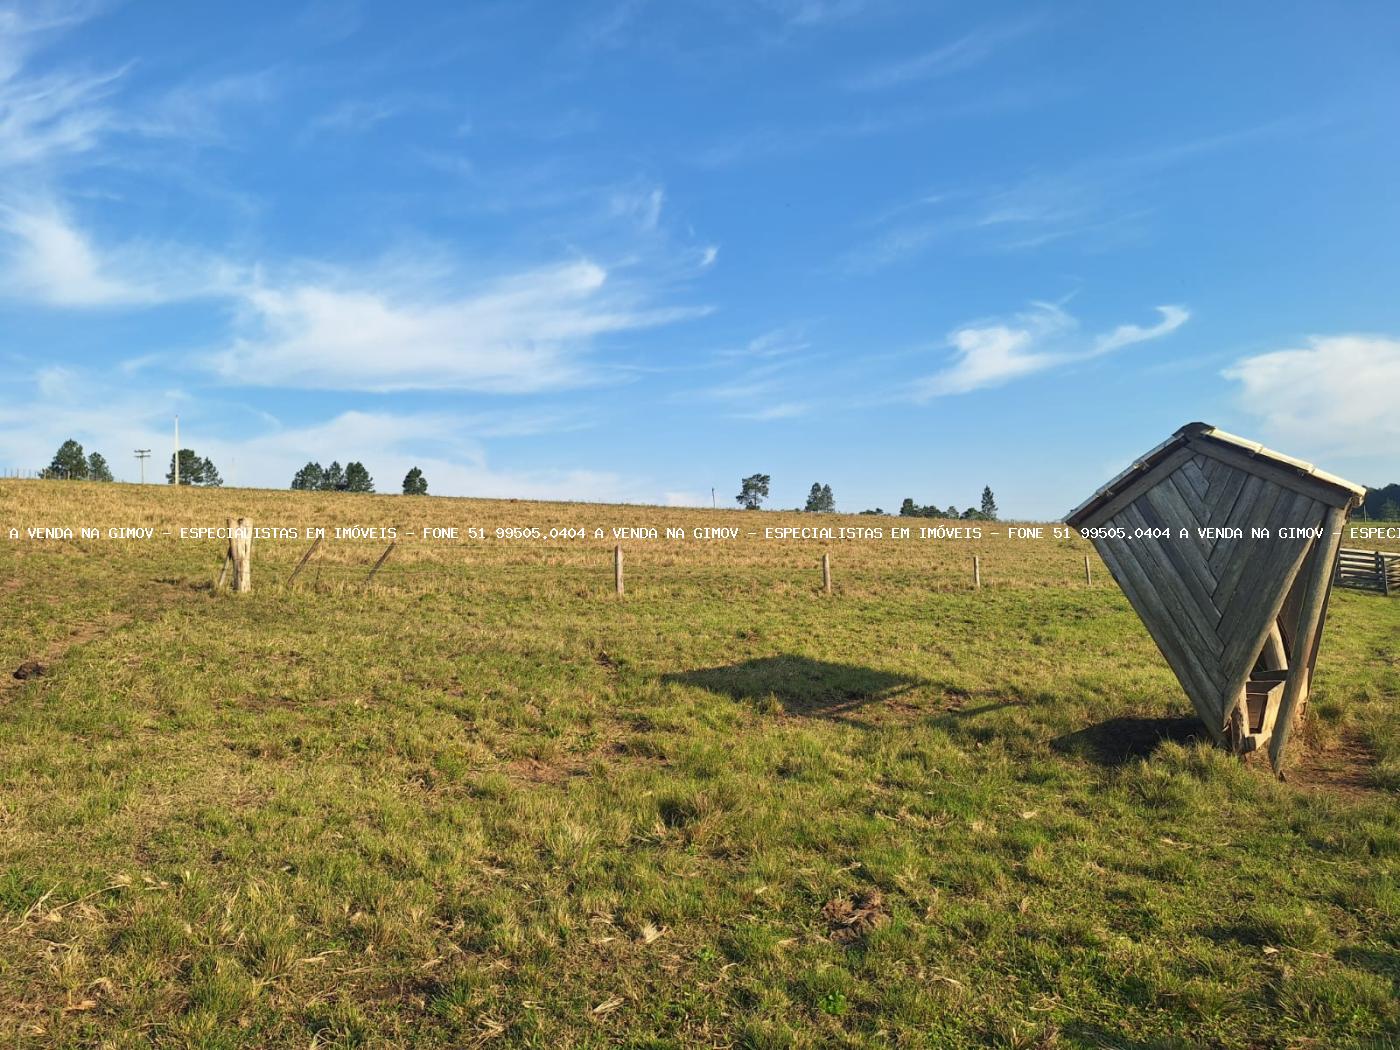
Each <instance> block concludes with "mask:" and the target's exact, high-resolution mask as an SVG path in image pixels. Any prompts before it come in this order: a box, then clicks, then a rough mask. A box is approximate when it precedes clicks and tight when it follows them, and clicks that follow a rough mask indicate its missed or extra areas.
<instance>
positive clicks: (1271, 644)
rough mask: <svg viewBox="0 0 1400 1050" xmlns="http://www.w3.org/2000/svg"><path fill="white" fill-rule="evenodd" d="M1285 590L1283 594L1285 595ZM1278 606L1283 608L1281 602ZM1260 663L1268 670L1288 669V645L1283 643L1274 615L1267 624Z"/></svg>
mask: <svg viewBox="0 0 1400 1050" xmlns="http://www.w3.org/2000/svg"><path fill="white" fill-rule="evenodd" d="M1287 594H1288V592H1287V591H1285V592H1284V595H1285V596H1287ZM1279 608H1280V609H1282V608H1283V602H1279ZM1259 659H1260V663H1261V664H1262V665H1263V667H1264V669H1265V670H1268V671H1284V670H1287V669H1288V647H1287V646H1286V645H1284V644H1283V632H1282V631H1281V630H1279V626H1278V618H1277V616H1275V618H1274V622H1273V623H1271V624H1270V625H1269V637H1268V638H1266V639H1265V640H1264V648H1263V649H1262V650H1261V651H1260V653H1259Z"/></svg>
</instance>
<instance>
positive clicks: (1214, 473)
mask: <svg viewBox="0 0 1400 1050" xmlns="http://www.w3.org/2000/svg"><path fill="white" fill-rule="evenodd" d="M1191 462H1192V463H1195V464H1196V466H1198V467H1200V468H1201V473H1202V474H1204V475H1205V478H1206V481H1208V482H1210V487H1211V488H1212V489H1214V488H1215V487H1216V484H1217V483H1218V480H1219V477H1220V471H1221V469H1222V468H1224V467H1225V464H1224V463H1221V462H1220V460H1218V459H1211V458H1210V457H1209V456H1203V455H1201V454H1200V453H1199V452H1198V453H1196V456H1195V458H1194V459H1192V460H1191ZM1226 469H1228V468H1226Z"/></svg>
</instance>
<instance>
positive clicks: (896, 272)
mask: <svg viewBox="0 0 1400 1050" xmlns="http://www.w3.org/2000/svg"><path fill="white" fill-rule="evenodd" d="M1397 113H1400V12H1397V11H1396V9H1395V7H1394V5H1392V4H1386V3H1374V4H1365V3H1356V4H1348V5H1345V6H1337V5H1330V4H1314V5H1308V4H1296V5H1288V6H1287V8H1286V9H1284V8H1279V7H1278V5H1276V4H1267V3H1240V4H1231V5H1158V6H1155V7H1151V8H1149V7H1147V6H1144V5H1125V4H1109V3H1101V4H1093V3H1081V4H1056V5H1048V4H1042V5H1024V6H1023V5H1014V4H1006V5H982V4H977V5H971V4H968V5H951V4H947V5H945V4H931V3H901V2H898V0H693V2H681V0H676V2H667V3H661V2H652V3H646V2H641V0H624V2H617V0H611V2H602V3H582V2H580V3H573V2H570V3H562V2H561V3H543V2H533V3H532V2H528V0H511V2H502V3H465V4H459V3H451V4H440V5H438V4H430V3H422V4H415V5H386V4H370V3H349V2H329V0H312V2H310V3H306V4H301V5H297V4H289V3H278V4H240V5H234V6H229V5H189V4H176V3H155V2H152V3H143V4H136V3H126V4H122V3H90V4H80V5H74V4H21V5H19V6H9V5H3V4H0V467H11V468H16V467H19V468H22V467H35V466H41V465H43V464H44V463H46V462H47V461H48V459H49V457H50V456H51V455H52V452H53V450H54V448H55V447H56V446H57V445H58V443H59V442H60V441H62V440H63V439H64V438H66V437H70V436H72V437H76V438H77V439H78V440H80V441H82V442H83V444H84V445H85V446H87V447H88V448H90V449H97V450H100V451H102V452H103V453H104V454H105V455H106V456H107V458H108V459H109V460H110V461H111V463H112V466H113V468H114V470H115V471H116V473H117V475H118V477H120V478H126V479H134V478H135V476H136V462H135V460H134V459H133V458H132V457H131V454H130V453H131V450H132V449H134V448H136V447H152V448H155V449H156V450H157V451H158V452H159V453H161V454H162V455H166V456H168V454H169V453H168V449H169V447H170V441H171V438H170V420H171V417H172V416H173V415H174V414H176V413H178V414H179V415H180V419H181V428H182V437H183V438H184V439H185V440H184V442H183V443H184V444H187V445H190V446H193V447H194V448H196V449H197V450H198V451H200V452H201V453H205V454H208V455H210V456H211V457H212V458H213V459H214V460H215V461H216V463H217V464H218V465H219V467H220V469H221V470H222V471H223V474H224V477H225V480H226V481H228V482H230V483H233V484H242V485H268V486H278V487H281V486H284V485H286V484H287V483H288V482H289V481H290V479H291V476H292V473H293V472H294V471H295V470H296V468H297V467H299V466H300V465H301V464H302V463H304V462H306V461H307V460H308V459H317V460H320V461H321V462H323V463H327V462H329V461H330V460H332V459H339V460H341V461H342V462H345V461H347V460H351V459H359V460H362V461H363V462H364V463H365V464H366V465H367V466H368V468H369V469H370V472H371V473H372V474H373V475H374V476H375V479H376V481H377V483H378V485H379V487H380V489H381V490H387V491H396V490H397V488H398V484H399V481H400V479H401V478H402V477H403V474H404V472H405V471H406V470H407V469H408V467H409V466H411V465H413V464H418V465H420V466H422V467H423V469H424V471H425V473H426V474H427V476H428V479H429V482H430V485H431V488H432V491H433V492H435V493H440V494H452V495H483V496H518V497H540V498H553V497H558V498H570V499H593V500H624V501H637V502H649V503H679V504H686V503H700V504H706V505H707V504H708V503H709V502H710V490H711V487H712V486H713V487H714V488H715V489H716V490H717V492H718V498H719V500H720V501H721V503H722V504H724V503H728V504H729V505H733V496H734V494H735V493H736V492H737V491H738V481H739V479H740V477H742V476H743V475H746V474H750V473H754V472H764V473H768V474H771V475H772V477H773V499H772V503H773V504H774V505H777V506H794V505H799V504H800V503H801V502H802V500H803V498H804V496H805V494H806V491H807V489H808V488H809V487H810V485H811V484H812V482H813V481H814V480H820V481H823V482H826V483H828V484H830V485H831V486H832V488H833V490H834V492H835V494H836V497H837V502H838V506H839V507H840V509H842V510H860V509H864V508H866V507H874V506H876V505H878V506H881V507H884V508H886V509H890V508H894V507H897V506H898V504H899V502H900V500H901V499H902V498H903V497H905V496H910V497H913V498H914V499H915V500H917V501H918V502H920V503H925V502H929V503H936V504H938V505H940V506H946V505H947V504H950V503H954V504H957V505H959V506H966V505H970V504H975V503H976V502H977V499H978V496H979V494H980V492H981V488H982V486H983V485H984V484H991V485H992V487H993V488H994V489H995V490H996V492H997V495H998V499H999V502H1000V504H1001V507H1002V510H1003V512H1004V513H1005V514H1014V515H1018V516H1028V517H1054V516H1057V515H1059V514H1061V513H1063V512H1064V511H1065V510H1067V509H1068V508H1069V507H1071V506H1073V505H1075V504H1076V503H1078V502H1079V501H1080V500H1081V499H1082V498H1083V497H1084V496H1085V495H1087V494H1088V492H1090V491H1092V489H1093V488H1095V487H1096V486H1097V485H1099V484H1100V483H1101V482H1102V481H1104V480H1105V479H1107V478H1108V477H1109V476H1111V475H1112V474H1114V473H1116V472H1117V471H1118V470H1119V469H1121V468H1122V467H1123V466H1124V465H1126V463H1127V462H1128V461H1129V460H1130V459H1131V458H1132V457H1133V456H1134V455H1136V454H1137V453H1140V452H1142V451H1145V450H1146V449H1147V448H1149V447H1151V446H1152V445H1154V444H1156V443H1157V442H1158V441H1160V440H1161V439H1162V438H1164V437H1165V436H1166V435H1167V434H1169V433H1170V432H1171V431H1172V430H1174V429H1175V428H1176V427H1177V426H1179V425H1181V424H1182V423H1185V422H1188V421H1190V420H1195V419H1203V420H1206V421H1208V422H1212V423H1215V424H1216V425H1219V426H1223V427H1225V428H1226V429H1229V430H1233V431H1235V432H1237V433H1241V434H1244V435H1247V436H1250V437H1253V438H1255V439H1257V440H1261V441H1264V442H1266V443H1268V444H1270V445H1272V446H1274V447H1277V448H1279V449H1281V450H1283V451H1286V452H1288V453H1290V454H1294V455H1298V456H1301V457H1303V458H1308V459H1312V460H1314V461H1316V462H1318V463H1319V464H1320V465H1322V466H1324V467H1326V468H1327V469H1329V470H1332V471H1333V472H1335V473H1340V474H1342V475H1344V476H1348V477H1352V478H1354V479H1355V480H1357V481H1360V482H1362V483H1372V484H1380V483H1384V482H1388V481H1393V480H1396V479H1397V478H1400V456H1397V449H1400V412H1397V410H1396V408H1395V405H1396V400H1395V397H1396V395H1395V391H1396V390H1397V389H1400V316H1397V311H1396V302H1397V298H1396V293H1397V286H1398V285H1400V256H1397V232H1400V194H1398V193H1396V190H1395V173H1396V171H1397V170H1400V136H1397V134H1396V114H1397Z"/></svg>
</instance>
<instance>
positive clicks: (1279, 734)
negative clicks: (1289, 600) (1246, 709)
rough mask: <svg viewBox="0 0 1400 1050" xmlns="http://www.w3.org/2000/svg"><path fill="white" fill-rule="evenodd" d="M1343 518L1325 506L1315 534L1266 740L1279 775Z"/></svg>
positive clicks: (1305, 684)
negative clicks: (1320, 526) (1285, 671)
mask: <svg viewBox="0 0 1400 1050" xmlns="http://www.w3.org/2000/svg"><path fill="white" fill-rule="evenodd" d="M1345 521H1346V511H1345V510H1344V509H1342V508H1341V507H1331V508H1329V509H1328V511H1327V519H1326V522H1325V523H1324V525H1323V529H1322V535H1321V536H1319V537H1318V539H1317V546H1316V548H1315V549H1314V550H1313V555H1312V556H1313V563H1312V566H1311V567H1310V568H1309V569H1308V582H1307V584H1306V589H1305V590H1304V591H1303V599H1302V602H1301V604H1300V606H1299V609H1298V624H1297V626H1296V627H1295V628H1294V630H1293V651H1292V652H1291V653H1290V654H1289V659H1288V680H1287V682H1286V683H1285V684H1284V687H1283V700H1282V701H1280V703H1279V712H1278V719H1277V721H1276V722H1275V724H1274V735H1273V739H1272V740H1270V741H1269V762H1270V763H1271V764H1272V765H1273V767H1274V772H1275V773H1278V774H1280V775H1282V773H1283V752H1284V749H1285V748H1286V747H1287V746H1288V737H1289V734H1290V733H1292V732H1293V719H1294V716H1295V715H1296V714H1297V711H1298V705H1299V703H1300V702H1301V701H1302V700H1303V699H1304V698H1305V697H1306V696H1307V693H1308V687H1309V685H1310V684H1311V683H1310V682H1309V679H1310V678H1311V676H1312V654H1313V647H1314V645H1315V644H1316V641H1317V632H1318V626H1319V625H1320V624H1321V623H1322V615H1323V613H1324V611H1325V607H1326V604H1327V595H1328V593H1329V588H1328V584H1329V583H1330V582H1331V579H1332V563H1333V562H1334V561H1335V560H1336V558H1337V549H1338V548H1339V547H1340V546H1341V544H1342V524H1343V523H1344V522H1345Z"/></svg>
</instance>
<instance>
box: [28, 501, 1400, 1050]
mask: <svg viewBox="0 0 1400 1050" xmlns="http://www.w3.org/2000/svg"><path fill="white" fill-rule="evenodd" d="M1073 502H1074V499H1073V498H1066V500H1065V503H1066V506H1068V505H1070V504H1071V503H1073ZM229 515H247V516H248V517H249V518H251V519H252V521H253V523H254V525H255V526H283V527H305V526H306V525H320V526H326V527H335V526H343V527H351V526H356V525H359V526H369V527H381V526H391V525H392V526H396V527H398V528H400V529H401V530H404V531H405V532H406V531H407V530H409V529H412V530H415V531H416V530H421V529H422V528H424V527H427V526H439V527H450V526H455V527H457V528H458V529H460V530H466V529H469V528H473V527H476V528H481V529H483V530H486V532H487V538H485V539H481V540H472V539H465V538H463V539H461V540H460V541H459V542H456V543H449V542H445V541H443V542H436V541H435V542H431V543H430V542H427V541H424V540H421V539H419V538H402V539H401V540H400V542H399V543H398V545H397V547H396V548H395V550H394V552H393V553H392V555H391V556H390V558H389V559H388V560H387V561H386V562H385V565H384V567H383V569H382V570H381V571H380V573H379V574H378V575H377V576H376V577H375V580H374V582H373V583H372V584H371V585H369V586H365V585H364V582H363V581H364V578H365V575H366V574H367V572H368V570H369V568H370V566H371V565H372V564H373V563H374V561H375V560H376V559H377V558H378V557H379V556H380V554H381V553H382V552H383V549H384V547H385V542H384V541H382V540H368V539H366V540H348V539H347V540H330V539H328V540H327V541H326V542H325V543H324V544H323V545H322V548H321V549H320V550H319V551H318V552H317V555H316V557H315V558H314V559H313V560H312V561H311V562H310V563H308V566H307V568H306V569H305V570H304V572H303V573H302V575H301V577H300V578H299V579H298V581H297V583H296V585H295V586H288V585H287V583H286V581H287V579H288V577H289V576H290V574H291V571H292V569H293V567H294V566H295V564H296V562H297V560H298V559H299V558H300V557H301V555H302V554H303V553H304V551H305V549H306V547H307V546H308V541H305V540H304V539H303V540H298V541H296V542H274V541H266V542H261V541H258V540H255V541H254V544H253V549H254V562H253V564H254V567H253V588H254V589H253V592H252V593H251V594H247V595H232V594H228V593H216V592H215V591H214V589H213V588H212V586H211V584H212V582H213V580H214V578H215V576H216V575H217V573H218V570H219V566H220V562H221V561H222V558H223V551H224V547H225V545H226V544H225V542H224V541H222V540H217V539H210V540H198V541H190V540H185V541H181V540H179V539H178V538H176V537H164V536H162V535H161V532H162V531H163V530H166V529H178V528H180V527H181V526H186V527H197V526H219V525H222V524H223V523H224V519H225V518H226V517H227V516H229ZM814 517H816V516H815V515H799V514H789V513H776V512H741V511H729V510H720V511H708V510H673V509H664V508H644V507H612V506H595V505H578V504H546V503H524V502H520V503H517V502H501V501H477V500H450V499H439V498H425V497H397V496H360V495H349V494H338V493H286V492H266V491H251V490H212V491H198V490H188V489H185V490H180V491H175V490H173V489H170V488H168V487H165V486H148V487H137V486H128V485H95V484H85V483H57V482H18V481H9V482H0V530H7V529H8V528H10V527H11V526H14V527H21V528H22V527H24V526H36V527H42V526H63V525H66V526H70V527H72V528H74V529H75V531H76V529H77V527H78V526H79V525H81V524H88V525H93V526H100V527H102V528H104V529H105V528H106V527H108V526H121V527H131V528H140V527H152V528H155V529H156V535H155V537H153V538H152V539H151V540H149V541H117V540H108V539H105V538H104V539H96V540H82V539H73V540H30V539H27V538H24V539H20V540H8V539H5V538H3V535H0V610H3V615H0V669H2V670H3V672H4V674H3V679H0V929H3V931H4V934H3V936H0V1041H2V1042H3V1043H4V1044H5V1045H10V1046H36V1047H37V1046H96V1045H102V1046H113V1047H138V1046H152V1045H154V1046H171V1047H174V1046H204V1047H243V1046H247V1047H263V1046H302V1047H305V1046H311V1045H316V1046H343V1047H353V1046H366V1047H369V1046H396V1045H412V1046H422V1047H461V1046H473V1045H483V1046H488V1047H515V1046H520V1047H549V1048H563V1047H604V1046H630V1047H672V1046H674V1047H712V1046H713V1047H728V1046H735V1047H755V1048H759V1047H774V1048H777V1047H830V1046H849V1047H958V1046H984V1045H990V1046H1007V1047H1079V1046H1085V1047H1122V1048H1147V1047H1177V1046H1181V1047H1188V1046H1221V1047H1295V1046H1297V1047H1301V1046H1316V1047H1333V1046H1367V1045H1370V1046H1387V1045H1396V1042H1397V1040H1400V1005H1397V1004H1398V1003H1400V800H1398V796H1397V792H1398V791H1400V705H1397V700H1400V645H1397V640H1398V639H1400V601H1396V600H1394V599H1390V600H1387V599H1385V598H1382V597H1380V596H1378V595H1373V594H1364V593H1357V592H1349V591H1341V590H1338V591H1336V592H1335V593H1334V595H1333V599H1332V607H1331V613H1330V619H1329V621H1328V624H1327V628H1326V635H1325V637H1324V639H1323V644H1322V651H1321V656H1320V659H1319V663H1318V672H1317V681H1316V685H1315V688H1314V693H1313V701H1312V708H1311V710H1310V712H1309V719H1308V722H1307V724H1306V728H1305V730H1304V731H1303V734H1302V739H1301V741H1300V746H1299V748H1298V749H1297V750H1298V754H1297V755H1295V762H1294V768H1293V769H1292V772H1291V775H1290V777H1289V780H1288V781H1287V782H1286V783H1280V782H1278V781H1277V780H1276V779H1275V778H1273V777H1272V775H1270V773H1269V772H1268V770H1267V766H1262V767H1260V766H1256V765H1253V764H1244V763H1241V762H1239V761H1236V760H1234V759H1231V758H1229V757H1228V756H1226V755H1225V754H1224V753H1222V752H1220V751H1218V750H1215V749H1213V748H1212V747H1211V746H1209V744H1208V743H1206V742H1205V740H1204V737H1205V734H1204V731H1203V730H1202V731H1200V733H1199V734H1198V733H1197V729H1198V725H1197V723H1195V721H1194V719H1193V717H1191V709H1190V705H1189V704H1188V702H1187V701H1186V699H1185V697H1184V696H1183V695H1182V693H1181V690H1180V688H1179V686H1178V685H1177V682H1176V680H1175V679H1174V678H1173V676H1172V674H1171V672H1170V671H1169V670H1168V668H1167V667H1166V665H1165V663H1164V662H1163V660H1162V659H1161V657H1160V656H1159V655H1158V653H1157V651H1156V649H1155V648H1154V646H1153V645H1152V642H1151V640H1150V639H1149V638H1148V636H1147V634H1146V632H1145V630H1144V629H1143V628H1142V626H1141V624H1140V623H1139V621H1138V619H1137V617H1136V616H1135V615H1134V613H1133V612H1132V610H1131V608H1130V607H1129V606H1128V603H1127V601H1126V600H1125V599H1124V598H1123V596H1122V595H1121V593H1120V592H1119V591H1118V589H1117V587H1116V586H1115V585H1114V583H1113V581H1112V579H1111V578H1110V577H1109V576H1108V574H1107V572H1106V571H1105V570H1104V568H1103V566H1102V564H1101V563H1099V562H1098V561H1097V559H1095V560H1094V562H1093V569H1094V577H1093V583H1092V585H1086V583H1085V581H1084V575H1083V559H1084V556H1085V554H1086V553H1091V548H1090V547H1089V545H1088V544H1087V543H1084V542H1083V541H1081V540H1078V539H1073V540H1055V539H1043V540H1039V541H1023V540H1011V539H1007V538H1005V537H1004V536H999V537H992V536H987V537H985V538H984V539H982V540H979V541H967V540H934V539H930V540H919V539H911V540H906V541H898V542H895V541H879V540H846V541H843V540H833V541H831V542H816V541H800V540H794V541H773V540H768V541H765V540H763V539H762V538H761V536H760V537H749V536H748V535H747V532H748V531H750V530H753V529H759V530H761V529H762V528H764V527H783V526H802V525H808V526H810V525H812V524H814V522H813V518H814ZM819 524H821V525H825V526H831V527H843V526H844V527H850V528H869V527H883V528H885V529H886V530H888V529H889V528H890V527H891V525H898V524H909V525H911V526H913V527H915V528H917V527H918V526H919V525H925V526H937V525H938V524H939V522H936V521H917V520H916V521H912V522H902V521H899V520H898V519H892V518H877V517H856V516H845V515H823V516H821V520H820V522H819ZM646 526H654V527H657V528H659V529H664V528H665V527H667V526H671V527H676V528H683V529H685V530H686V531H687V534H688V538H687V539H685V540H679V541H668V540H665V539H657V540H624V541H623V547H624V550H625V556H626V584H627V593H626V594H625V595H624V596H622V597H618V596H616V595H614V594H613V593H612V589H613V577H612V549H613V545H614V542H615V541H614V539H613V538H612V536H611V533H610V531H609V532H608V534H607V536H605V537H604V538H601V539H595V538H593V535H592V530H593V529H595V528H602V529H604V530H605V531H607V530H611V529H612V528H613V527H634V528H635V527H646ZM556 527H558V528H570V527H574V528H583V529H585V530H586V531H587V533H588V535H587V536H586V537H585V538H583V539H559V540H554V541H550V540H548V539H547V538H546V539H540V540H535V539H530V538H521V539H496V538H495V530H496V529H497V528H516V529H526V530H528V529H531V528H538V529H541V530H543V531H544V533H546V534H547V532H548V530H549V529H550V528H556ZM730 527H737V528H739V529H740V530H741V532H740V535H739V538H737V539H735V540H732V541H730V540H723V541H721V540H714V541H710V540H697V539H693V538H690V534H691V530H693V529H695V528H730ZM1003 527H1004V526H1003ZM823 552H830V554H831V559H832V569H833V576H834V593H833V594H831V595H829V596H828V595H825V594H823V593H822V592H821V578H820V571H819V567H818V566H819V560H820V557H821V554H822V553H823ZM974 554H976V555H978V556H979V557H980V559H981V566H982V576H983V587H982V588H981V589H980V590H975V591H974V590H973V589H971V585H970V561H971V558H972V556H973V555H974ZM25 663H36V664H38V665H41V667H42V673H35V674H33V675H32V676H31V677H27V678H24V679H14V678H12V677H11V672H12V670H14V669H15V668H18V667H19V666H20V665H21V664H25Z"/></svg>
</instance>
